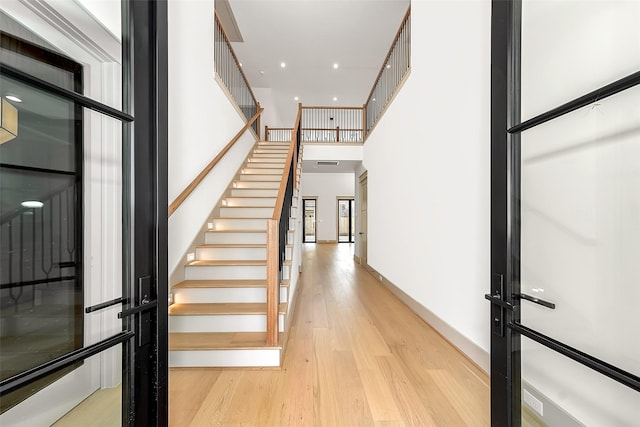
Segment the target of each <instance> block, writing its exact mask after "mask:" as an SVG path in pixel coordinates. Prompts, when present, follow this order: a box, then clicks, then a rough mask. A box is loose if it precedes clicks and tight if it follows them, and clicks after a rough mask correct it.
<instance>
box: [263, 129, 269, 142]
mask: <svg viewBox="0 0 640 427" xmlns="http://www.w3.org/2000/svg"><path fill="white" fill-rule="evenodd" d="M264 140H265V141H269V126H267V125H265V126H264Z"/></svg>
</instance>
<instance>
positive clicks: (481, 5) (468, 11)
mask: <svg viewBox="0 0 640 427" xmlns="http://www.w3.org/2000/svg"><path fill="white" fill-rule="evenodd" d="M411 15H412V16H411V20H412V71H411V75H410V76H409V78H408V80H407V81H406V83H405V85H404V87H403V88H402V90H401V91H400V93H399V94H398V96H397V97H396V99H395V101H394V102H393V103H392V105H391V106H390V108H389V109H388V110H387V112H386V114H385V115H384V116H383V118H382V120H381V121H380V123H379V124H378V125H377V127H376V128H375V129H374V131H373V133H372V134H371V135H370V136H369V138H368V140H367V142H366V143H365V145H364V160H363V163H364V167H365V168H366V169H367V171H368V196H369V206H368V242H369V244H368V264H369V265H371V267H373V268H374V269H376V270H377V271H378V272H379V273H381V274H382V275H383V276H385V277H386V278H387V279H388V280H390V281H391V282H392V283H394V284H395V285H396V286H398V287H399V288H400V289H401V290H402V291H404V292H405V293H406V294H408V295H409V296H410V297H411V298H413V299H414V300H416V301H417V302H418V303H419V304H421V305H423V306H424V307H426V308H427V309H428V310H429V311H430V312H431V313H432V314H434V315H435V316H437V317H439V318H440V319H441V320H442V321H444V322H446V323H447V324H448V325H449V326H451V327H453V328H454V329H455V330H456V331H457V333H459V334H461V335H462V336H463V337H464V338H466V340H465V342H468V343H469V345H468V346H466V347H465V345H466V344H465V342H461V343H460V342H458V343H456V344H457V345H458V346H459V347H461V349H462V350H463V351H465V352H466V353H467V354H469V356H470V357H472V358H474V359H475V361H476V362H477V363H478V364H480V366H482V367H483V368H484V369H486V370H488V369H489V363H488V360H489V359H488V352H489V344H490V343H489V304H487V303H486V301H485V300H484V297H483V294H484V293H486V292H488V290H489V276H490V270H489V267H490V251H489V248H490V246H489V244H490V180H489V177H490V135H489V123H490V120H489V119H490V110H489V102H490V30H491V3H490V2H489V1H465V2H452V1H428V2H427V1H414V2H413V5H412V12H411ZM356 179H357V177H356ZM358 222H359V221H358Z"/></svg>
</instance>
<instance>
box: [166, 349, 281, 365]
mask: <svg viewBox="0 0 640 427" xmlns="http://www.w3.org/2000/svg"><path fill="white" fill-rule="evenodd" d="M209 366H210V367H220V368H232V367H238V368H241V367H245V368H249V367H258V366H260V367H263V366H269V367H277V366H280V349H277V348H274V349H244V350H235V349H234V350H172V351H170V352H169V367H172V368H181V367H182V368H186V367H201V368H204V367H209Z"/></svg>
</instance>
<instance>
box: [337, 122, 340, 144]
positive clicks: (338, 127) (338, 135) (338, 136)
mask: <svg viewBox="0 0 640 427" xmlns="http://www.w3.org/2000/svg"><path fill="white" fill-rule="evenodd" d="M336 142H340V126H336Z"/></svg>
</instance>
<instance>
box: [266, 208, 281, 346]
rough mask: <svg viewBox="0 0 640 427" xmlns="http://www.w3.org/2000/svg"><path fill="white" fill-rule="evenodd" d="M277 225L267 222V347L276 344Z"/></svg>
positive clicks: (269, 220) (278, 240) (275, 221)
mask: <svg viewBox="0 0 640 427" xmlns="http://www.w3.org/2000/svg"><path fill="white" fill-rule="evenodd" d="M278 228H279V223H278V221H277V220H274V219H268V220H267V345H268V346H276V345H277V344H278V302H279V301H278V286H279V285H280V284H279V283H278V273H279V271H278V270H279V266H278V256H279V253H278V252H279V246H280V244H279V242H280V239H279V236H278Z"/></svg>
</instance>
